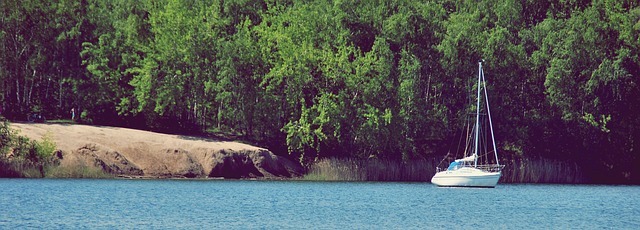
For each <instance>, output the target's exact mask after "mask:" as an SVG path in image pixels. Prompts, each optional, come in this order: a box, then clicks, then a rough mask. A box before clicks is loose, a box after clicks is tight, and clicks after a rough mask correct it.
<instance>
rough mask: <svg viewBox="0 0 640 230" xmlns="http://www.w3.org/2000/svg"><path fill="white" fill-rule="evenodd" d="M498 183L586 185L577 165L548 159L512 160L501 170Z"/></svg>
mask: <svg viewBox="0 0 640 230" xmlns="http://www.w3.org/2000/svg"><path fill="white" fill-rule="evenodd" d="M500 182H503V183H549V184H583V183H588V181H587V179H586V178H585V176H584V175H583V174H582V171H581V170H580V167H579V166H578V164H577V163H575V162H563V161H557V160H550V159H534V160H532V159H520V160H512V161H511V162H509V163H508V164H507V166H506V167H505V168H504V169H503V170H502V178H500Z"/></svg>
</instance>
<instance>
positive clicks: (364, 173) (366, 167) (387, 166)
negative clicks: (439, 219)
mask: <svg viewBox="0 0 640 230" xmlns="http://www.w3.org/2000/svg"><path fill="white" fill-rule="evenodd" d="M434 173H435V162H434V161H430V160H416V161H409V162H401V161H390V160H378V159H335V158H331V159H322V160H320V161H318V162H316V163H315V164H313V165H312V166H311V167H310V169H309V173H308V174H307V175H305V177H304V179H305V180H326V181H428V180H430V179H431V176H433V174H434Z"/></svg>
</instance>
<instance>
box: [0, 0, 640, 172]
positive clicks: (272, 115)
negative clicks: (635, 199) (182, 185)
mask: <svg viewBox="0 0 640 230" xmlns="http://www.w3.org/2000/svg"><path fill="white" fill-rule="evenodd" d="M0 11H2V16H1V17H0V54H1V55H0V102H1V106H2V107H1V109H2V110H1V113H2V116H4V117H6V118H9V119H11V120H15V121H20V120H26V116H27V115H28V114H30V113H40V114H42V115H45V116H46V117H47V118H48V119H69V118H70V117H71V115H70V111H71V109H74V110H75V111H77V112H76V113H78V115H79V120H80V122H83V123H87V124H99V125H115V126H123V127H134V128H142V129H148V130H156V131H163V132H172V133H176V132H179V133H209V134H224V135H226V136H231V137H233V138H238V139H243V140H246V141H250V142H252V143H256V144H258V145H260V146H264V147H267V148H269V149H271V150H272V151H273V152H275V153H276V154H279V155H284V156H289V157H290V158H291V159H295V160H299V161H300V162H301V163H302V164H303V165H309V164H311V163H313V162H316V161H318V160H321V159H331V158H344V159H347V158H348V159H370V158H375V159H385V160H392V161H402V162H409V161H419V160H425V159H437V160H440V159H442V158H443V157H444V156H445V154H446V153H447V152H448V151H450V150H451V149H452V146H454V145H455V143H456V142H457V140H458V138H459V135H460V132H461V127H462V125H461V124H462V123H463V122H464V120H465V119H466V117H467V115H468V114H467V113H468V107H467V106H468V97H469V92H470V91H469V85H470V84H472V82H473V79H474V77H475V76H477V71H478V61H480V60H484V64H483V66H484V73H485V76H486V79H487V84H488V88H489V89H488V91H489V92H490V93H489V97H490V99H489V100H490V103H491V111H492V118H493V123H494V129H495V131H496V134H495V135H496V139H497V146H498V149H499V151H500V157H501V158H502V161H503V162H509V161H515V160H525V159H526V160H535V159H549V160H554V161H560V162H575V163H576V164H577V165H578V166H580V168H581V169H582V170H583V171H584V172H585V173H586V176H588V177H589V178H590V181H592V182H595V183H640V167H638V165H640V116H639V113H638V111H640V87H639V86H638V82H639V81H640V59H639V54H640V3H638V2H637V1H635V0H593V1H579V0H504V1H493V0H433V1H429V0H427V1H415V0H413V1H409V0H396V1H380V0H362V1H342V0H307V1H303V0H284V1H281V0H258V1H255V0H202V1H180V0H141V1H128V0H122V1H120V0H109V1H103V0H53V1H52V0H2V1H0ZM507 167H508V166H507Z"/></svg>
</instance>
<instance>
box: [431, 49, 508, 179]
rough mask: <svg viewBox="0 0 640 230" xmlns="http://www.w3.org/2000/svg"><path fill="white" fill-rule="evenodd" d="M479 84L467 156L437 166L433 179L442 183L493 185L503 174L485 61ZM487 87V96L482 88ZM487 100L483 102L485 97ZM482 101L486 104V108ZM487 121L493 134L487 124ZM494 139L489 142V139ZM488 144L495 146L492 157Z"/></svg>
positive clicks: (479, 72) (479, 71) (480, 71)
mask: <svg viewBox="0 0 640 230" xmlns="http://www.w3.org/2000/svg"><path fill="white" fill-rule="evenodd" d="M478 66H479V67H478V69H479V70H478V85H477V97H476V100H475V104H476V108H475V110H476V111H475V114H473V115H475V124H471V122H469V127H473V128H472V129H471V131H469V132H467V134H468V135H467V139H466V143H467V145H465V146H466V147H465V150H464V157H463V158H460V159H456V160H455V161H453V162H451V163H450V164H449V167H447V168H446V169H444V170H442V169H440V168H436V174H435V175H434V176H433V178H431V183H433V184H435V185H437V186H440V187H486V188H493V187H495V186H496V184H498V180H500V176H501V175H502V168H504V165H500V163H499V161H498V151H497V149H496V141H495V136H494V134H493V124H492V122H491V112H490V109H489V100H488V97H487V88H486V83H485V80H484V72H483V71H482V61H481V62H479V63H478ZM482 91H484V95H483V96H484V97H481V92H482ZM483 100H484V102H485V103H480V102H481V101H483ZM481 104H486V105H485V106H484V109H482V108H481ZM486 121H488V126H489V130H488V131H489V132H490V134H491V135H490V136H489V135H487V132H486V131H487V130H486V128H485V126H486V124H487V122H486ZM489 138H490V139H491V142H489V141H488V140H487V139H489ZM489 144H491V146H492V147H493V156H495V161H494V159H491V158H493V157H490V156H489V155H490V149H489V148H488V147H487V146H488V145H489Z"/></svg>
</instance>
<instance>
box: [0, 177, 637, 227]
mask: <svg viewBox="0 0 640 230" xmlns="http://www.w3.org/2000/svg"><path fill="white" fill-rule="evenodd" d="M30 228H37V229H42V228H44V229H69V228H73V229H75V228H80V229H115V228H117V229H123V228H124V229H132V228H133V229H165V228H170V229H309V228H310V229H353V228H356V229H434V228H435V229H445V228H446V229H460V228H500V229H503V228H508V229H520V228H523V229H531V228H535V229H549V228H552V229H567V228H569V229H602V228H613V229H640V186H595V185H509V184H498V186H497V187H496V188H494V189H464V188H438V187H436V186H434V185H432V184H429V183H388V182H387V183H356V182H307V181H244V180H241V181H223V180H117V179H114V180H85V179H0V229H30Z"/></svg>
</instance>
